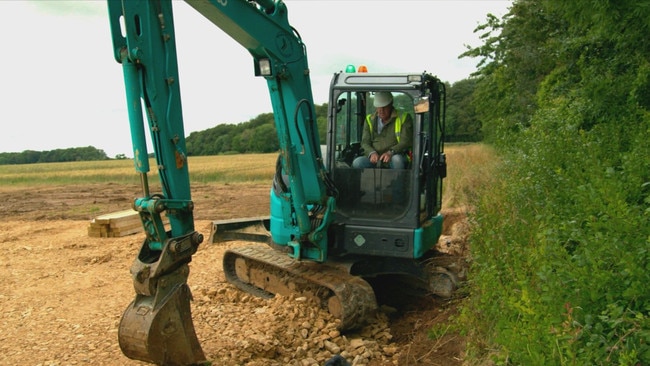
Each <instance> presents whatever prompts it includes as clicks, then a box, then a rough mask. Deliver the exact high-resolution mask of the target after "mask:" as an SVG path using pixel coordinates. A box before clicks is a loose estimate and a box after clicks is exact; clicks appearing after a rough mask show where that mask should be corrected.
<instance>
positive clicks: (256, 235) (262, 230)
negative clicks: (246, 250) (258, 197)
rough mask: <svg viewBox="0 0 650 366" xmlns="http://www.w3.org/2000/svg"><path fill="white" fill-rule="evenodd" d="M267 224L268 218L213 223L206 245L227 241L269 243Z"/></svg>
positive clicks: (269, 236)
mask: <svg viewBox="0 0 650 366" xmlns="http://www.w3.org/2000/svg"><path fill="white" fill-rule="evenodd" d="M269 223H270V218H269V217H268V216H261V217H247V218H238V219H232V220H217V221H213V222H212V227H211V228H210V238H209V239H208V243H220V242H224V241H228V240H243V241H250V242H258V243H269V242H270V240H271V234H270V232H269V228H270V226H269Z"/></svg>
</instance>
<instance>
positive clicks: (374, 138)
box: [361, 109, 413, 156]
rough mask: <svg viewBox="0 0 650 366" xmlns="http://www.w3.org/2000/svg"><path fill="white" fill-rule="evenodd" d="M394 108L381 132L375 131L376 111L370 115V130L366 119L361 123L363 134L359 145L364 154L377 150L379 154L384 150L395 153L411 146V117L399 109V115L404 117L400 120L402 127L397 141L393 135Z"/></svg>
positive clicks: (406, 149) (395, 115)
mask: <svg viewBox="0 0 650 366" xmlns="http://www.w3.org/2000/svg"><path fill="white" fill-rule="evenodd" d="M397 113H398V111H396V110H395V109H393V112H392V113H391V116H390V120H389V121H388V123H386V124H384V126H383V128H382V130H381V133H377V131H378V129H377V123H379V122H378V118H377V113H376V112H375V113H373V114H372V115H370V122H371V123H372V131H371V129H370V126H368V123H367V121H364V123H363V135H362V137H361V147H362V148H363V151H364V154H366V156H370V154H372V152H373V151H374V152H377V154H379V155H381V154H383V153H385V152H386V151H389V150H393V151H394V152H395V153H396V154H400V153H403V152H405V151H408V150H410V149H411V147H412V146H413V117H411V115H410V114H408V113H404V112H402V111H399V114H400V116H401V117H402V118H403V119H404V120H403V121H402V128H401V133H400V139H399V142H398V141H397V136H396V135H395V120H396V119H397Z"/></svg>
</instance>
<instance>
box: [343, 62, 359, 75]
mask: <svg viewBox="0 0 650 366" xmlns="http://www.w3.org/2000/svg"><path fill="white" fill-rule="evenodd" d="M345 72H347V73H355V72H357V69H355V68H354V65H351V64H350V65H348V66H346V67H345Z"/></svg>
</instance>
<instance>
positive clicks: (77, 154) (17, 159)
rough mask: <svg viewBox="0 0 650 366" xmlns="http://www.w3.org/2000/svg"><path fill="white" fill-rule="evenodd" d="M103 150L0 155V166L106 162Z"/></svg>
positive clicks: (81, 149) (26, 152)
mask: <svg viewBox="0 0 650 366" xmlns="http://www.w3.org/2000/svg"><path fill="white" fill-rule="evenodd" d="M119 158H126V157H125V156H123V155H121V156H120V155H118V156H116V159H119ZM108 159H109V158H108V156H106V153H105V152H104V150H100V149H97V148H95V147H93V146H86V147H71V148H67V149H55V150H49V151H34V150H25V151H23V152H4V153H0V165H7V164H35V163H55V162H69V161H93V160H108Z"/></svg>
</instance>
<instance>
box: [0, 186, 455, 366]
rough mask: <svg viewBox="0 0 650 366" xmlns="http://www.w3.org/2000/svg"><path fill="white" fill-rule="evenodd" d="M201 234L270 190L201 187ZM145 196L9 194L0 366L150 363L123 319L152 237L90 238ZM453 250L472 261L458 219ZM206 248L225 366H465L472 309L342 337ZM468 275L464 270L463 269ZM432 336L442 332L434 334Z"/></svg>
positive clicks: (205, 280) (407, 317)
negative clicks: (129, 341)
mask: <svg viewBox="0 0 650 366" xmlns="http://www.w3.org/2000/svg"><path fill="white" fill-rule="evenodd" d="M192 190H193V200H194V202H195V206H196V210H195V219H196V228H197V230H198V231H200V232H201V233H203V234H204V235H205V237H206V238H207V237H208V234H209V230H210V227H211V222H212V220H218V219H231V218H237V217H249V216H260V215H267V214H268V201H269V200H268V195H269V187H268V186H267V185H243V184H233V185H227V184H226V185H224V184H214V185H196V186H193V187H192ZM140 195H141V193H140V191H139V188H138V187H137V186H123V185H117V184H110V183H106V184H97V185H87V186H72V187H71V186H58V187H57V186H47V187H42V188H39V189H37V190H34V189H18V188H9V187H0V248H1V249H2V250H0V265H1V266H2V267H3V269H2V270H1V271H0V326H1V328H2V331H0V365H82V364H93V365H144V364H145V363H142V362H139V361H133V360H130V359H128V358H126V357H125V356H124V355H123V354H122V352H121V350H120V348H119V345H118V340H117V332H118V325H119V321H120V317H121V315H122V312H123V311H124V309H125V308H126V306H127V305H128V304H129V303H130V302H131V301H132V300H133V298H134V294H135V293H134V290H133V287H132V281H131V276H130V274H129V268H130V266H131V263H132V262H133V260H134V258H135V256H136V255H137V252H138V251H139V249H140V245H141V242H142V239H143V237H144V236H143V234H134V235H130V236H126V237H121V238H95V237H89V236H88V232H87V228H88V225H89V223H90V220H91V219H92V218H94V217H96V216H98V215H101V214H106V213H110V212H114V211H121V210H124V209H128V208H130V202H131V200H132V198H133V197H136V196H140ZM446 217H447V220H446V224H447V225H446V230H445V236H444V237H443V239H442V240H441V244H442V247H445V248H447V249H450V248H451V249H452V251H453V252H454V254H456V255H457V256H456V257H454V258H456V259H460V262H458V261H456V262H455V263H457V264H458V263H461V264H460V265H461V266H462V258H463V256H464V254H465V252H466V233H467V232H466V230H465V229H464V228H465V227H466V226H465V224H464V215H463V214H462V212H460V211H453V212H452V211H449V212H447V216H446ZM245 244H248V243H244V242H229V243H226V244H207V243H204V244H202V245H201V246H200V247H199V251H198V252H197V253H196V255H194V257H193V261H192V262H191V263H190V268H191V272H190V277H189V285H190V288H191V290H192V294H193V296H194V301H193V302H192V312H193V318H194V325H195V327H196V332H197V335H198V338H199V340H200V342H201V345H202V347H203V350H204V352H205V354H206V356H207V358H208V359H209V360H211V361H213V364H214V365H260V366H261V365H299V366H303V365H304V366H311V365H323V364H324V363H325V361H326V360H327V359H329V358H330V357H332V355H335V354H341V355H343V356H344V357H345V358H346V359H347V361H348V362H349V363H350V364H352V365H367V366H380V365H445V366H449V365H451V366H453V365H462V363H463V362H462V360H463V352H464V345H465V342H464V339H463V337H462V336H461V335H459V334H458V332H455V331H453V330H452V328H450V327H449V324H450V323H449V319H450V317H453V316H455V315H456V313H457V305H458V303H459V302H460V301H462V299H460V298H459V297H458V296H456V297H455V298H452V299H447V300H444V299H440V298H436V297H425V298H421V299H419V300H413V301H410V302H409V303H407V304H403V305H401V306H399V307H397V308H396V307H390V306H383V307H382V308H381V310H382V311H381V312H380V313H379V314H378V315H377V319H376V321H375V322H374V323H372V324H371V325H369V326H367V327H365V328H363V329H361V330H359V331H357V332H354V333H346V334H340V333H339V332H338V331H336V329H335V324H334V322H333V320H332V319H331V318H330V317H329V314H327V313H324V312H322V311H318V310H315V309H314V308H313V307H310V306H309V304H307V303H305V302H304V301H303V299H302V298H281V297H279V296H277V297H276V298H274V299H271V300H263V299H258V298H255V297H252V296H250V295H247V294H245V293H242V292H241V291H239V290H237V289H235V288H234V287H233V286H231V285H230V284H228V283H227V282H226V280H225V278H224V275H223V272H222V270H221V259H222V255H223V253H224V251H225V250H226V249H227V248H228V247H231V246H237V245H245ZM459 271H460V272H461V275H462V271H463V269H460V270H459ZM432 329H433V331H431V330H432Z"/></svg>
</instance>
